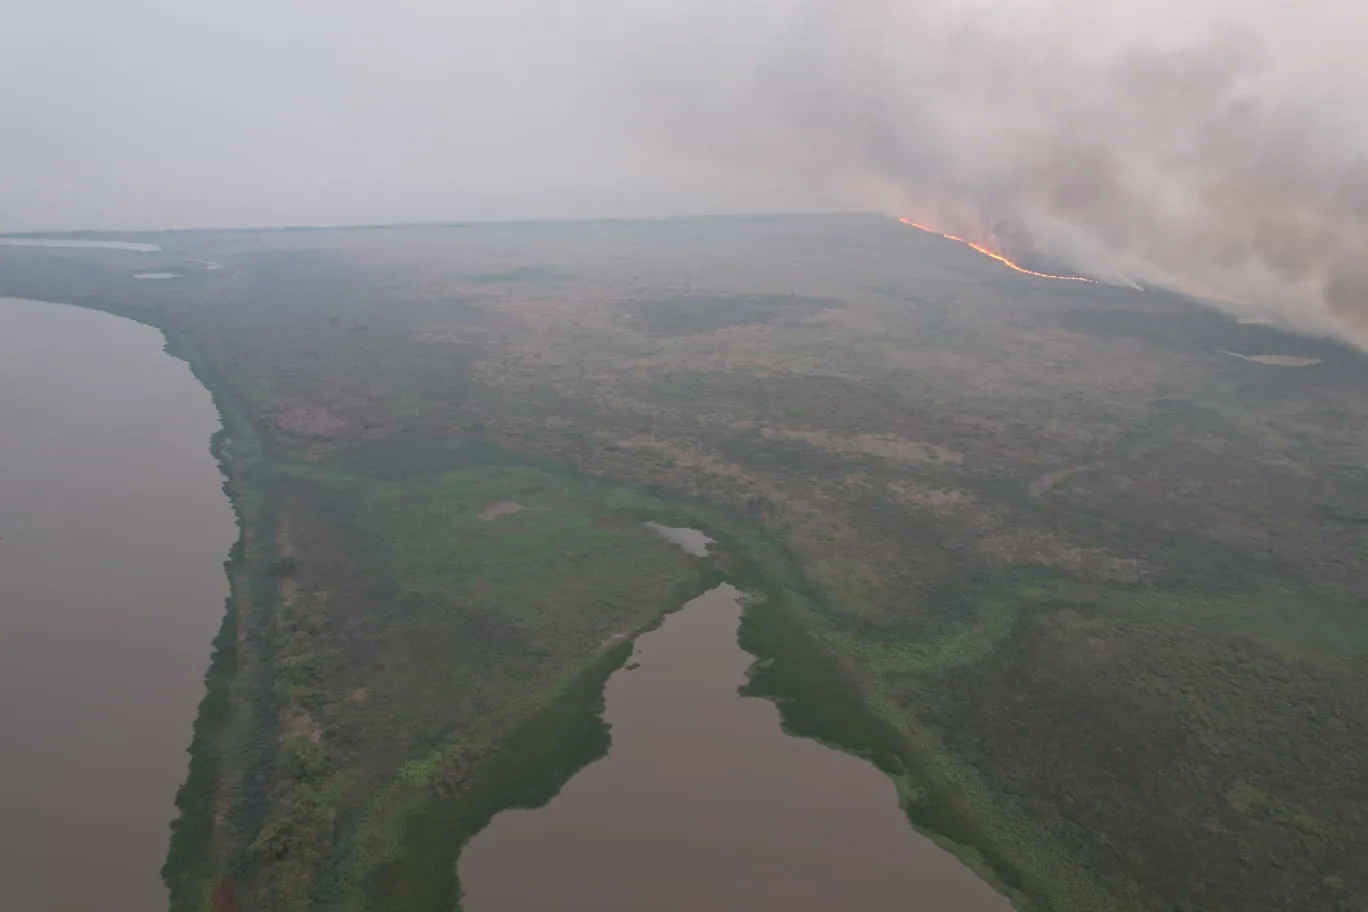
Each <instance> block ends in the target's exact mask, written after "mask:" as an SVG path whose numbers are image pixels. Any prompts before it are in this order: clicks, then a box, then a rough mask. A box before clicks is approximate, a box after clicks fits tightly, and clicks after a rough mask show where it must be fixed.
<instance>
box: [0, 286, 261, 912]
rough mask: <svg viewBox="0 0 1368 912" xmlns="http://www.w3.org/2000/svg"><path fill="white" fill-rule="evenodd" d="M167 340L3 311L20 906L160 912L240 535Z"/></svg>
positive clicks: (190, 387)
mask: <svg viewBox="0 0 1368 912" xmlns="http://www.w3.org/2000/svg"><path fill="white" fill-rule="evenodd" d="M218 424H219V422H218V416H217V414H216V413H215V411H214V408H213V406H212V404H211V403H210V400H209V394H208V393H207V392H206V391H205V390H204V388H203V387H201V386H200V385H199V383H198V382H197V381H196V380H195V379H194V377H193V376H191V374H190V369H189V368H188V367H187V366H186V364H185V363H184V362H182V361H178V360H175V359H173V358H171V357H170V356H168V355H166V354H165V353H164V352H163V351H162V337H161V334H160V333H158V332H157V331H156V330H153V329H150V328H149V327H146V326H141V325H138V324H136V323H132V322H130V321H127V320H121V319H119V318H116V317H112V316H109V315H108V314H102V313H96V312H94V311H89V310H81V309H77V308H75V307H66V306H62V305H58V304H40V303H35V302H29V301H16V300H13V299H4V298H0V732H2V733H3V747H2V748H0V808H3V813H0V909H3V910H5V912H10V910H13V912H74V910H91V912H94V910H99V912H156V910H161V909H165V908H166V893H165V890H164V888H163V887H162V883H161V877H160V873H159V872H160V868H161V864H162V861H163V860H164V857H165V855H166V847H167V839H168V835H169V829H168V826H169V824H170V821H171V819H172V815H173V812H174V807H173V804H172V801H173V799H174V796H175V792H176V788H177V786H178V785H179V784H180V782H181V780H182V779H184V777H185V773H186V764H187V757H186V754H185V749H186V747H187V746H188V745H189V743H190V727H191V723H192V722H193V720H194V715H195V709H196V706H197V705H198V703H199V700H200V697H201V696H202V694H203V691H204V684H203V680H204V671H205V668H206V667H207V666H208V663H209V651H210V646H209V644H210V641H211V640H212V639H213V636H214V633H215V631H216V630H217V628H218V624H219V621H220V620H221V618H222V614H223V600H224V597H225V595H226V594H227V583H226V580H225V578H224V573H223V560H224V558H225V556H226V555H227V552H228V548H229V546H230V545H231V543H232V540H233V538H234V537H235V535H236V527H235V524H234V520H233V514H232V511H231V510H230V509H229V506H228V501H227V499H226V498H225V497H224V495H223V492H222V490H221V485H222V481H223V480H222V477H221V476H220V475H219V471H218V467H217V466H216V465H215V464H214V461H213V459H212V458H211V456H210V454H209V446H208V444H209V436H210V435H211V434H212V433H213V432H214V431H215V430H216V429H217V428H218Z"/></svg>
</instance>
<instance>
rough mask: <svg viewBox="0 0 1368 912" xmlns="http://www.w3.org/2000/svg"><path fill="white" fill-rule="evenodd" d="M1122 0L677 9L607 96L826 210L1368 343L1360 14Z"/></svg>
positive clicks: (666, 137) (656, 134) (1278, 5)
mask: <svg viewBox="0 0 1368 912" xmlns="http://www.w3.org/2000/svg"><path fill="white" fill-rule="evenodd" d="M1135 6H1136V5H1135V4H1127V3H1123V2H1120V0H1113V2H1105V0H1100V2H1081V0H1016V2H1012V0H997V2H992V0H979V2H974V0H969V2H950V0H944V2H934V0H904V2H898V0H768V2H765V0H756V2H754V3H750V4H746V5H744V7H740V8H738V7H731V8H723V9H721V10H718V9H715V8H714V9H710V10H707V11H703V10H699V9H697V8H696V7H694V6H692V5H690V6H688V7H683V8H679V9H677V10H676V11H675V14H674V15H673V16H666V15H659V16H657V17H656V18H655V19H654V20H653V21H652V23H651V29H650V34H649V35H648V36H646V37H644V38H643V37H640V36H639V37H638V39H637V40H636V41H635V42H634V45H633V46H634V51H633V52H632V53H631V54H630V55H629V60H628V66H629V67H630V77H629V78H628V79H626V80H623V81H622V84H623V85H627V86H630V88H629V89H627V90H625V94H626V96H627V97H626V98H624V97H622V95H618V96H617V97H615V99H614V100H615V102H616V103H617V107H618V109H619V110H621V107H622V105H623V104H624V103H625V104H626V105H627V109H628V110H629V111H630V112H631V117H630V119H631V122H632V123H633V125H634V129H636V130H638V131H641V132H642V133H643V134H644V135H645V136H647V137H648V138H649V139H650V140H652V141H653V142H659V143H661V144H662V145H668V146H671V147H674V148H676V149H680V148H682V149H685V150H688V151H689V153H690V154H694V155H697V156H701V157H704V158H706V159H709V160H712V161H719V160H720V161H723V162H725V163H727V164H729V165H731V166H736V167H741V168H745V169H750V170H753V171H755V172H758V173H764V174H766V175H770V176H773V175H774V174H783V175H785V176H787V177H788V178H790V179H791V180H793V181H795V182H801V183H803V184H804V185H807V186H811V187H814V188H820V189H821V190H822V191H824V192H826V193H828V194H830V195H831V196H832V197H833V198H837V199H840V200H841V201H843V202H845V203H846V204H848V205H855V206H860V207H865V208H873V209H878V210H881V211H884V212H886V213H887V214H889V215H900V216H908V217H910V218H912V219H914V220H916V221H918V222H923V223H926V224H929V225H932V226H934V227H935V228H937V229H938V230H941V231H945V232H949V233H952V234H957V235H962V236H964V237H967V238H970V239H972V240H977V241H979V242H982V243H985V244H988V245H990V246H994V247H997V248H999V249H1004V250H1006V251H1008V252H1009V253H1013V254H1021V253H1026V252H1030V251H1034V252H1036V253H1038V254H1042V255H1045V256H1048V257H1050V258H1053V259H1056V260H1059V261H1062V262H1065V263H1068V264H1069V265H1071V266H1073V267H1075V268H1079V269H1083V270H1087V271H1089V272H1090V273H1092V274H1093V275H1096V276H1099V277H1102V278H1105V279H1109V280H1113V281H1127V282H1137V281H1143V282H1151V283H1156V284H1163V285H1167V286H1172V287H1178V288H1181V289H1183V290H1186V291H1189V292H1192V293H1196V294H1201V295H1203V296H1206V297H1210V298H1213V299H1217V300H1225V301H1227V302H1228V303H1230V305H1231V306H1232V307H1234V308H1236V309H1242V310H1244V311H1246V312H1251V313H1260V314H1266V315H1276V316H1278V317H1281V318H1282V319H1284V320H1286V321H1287V322H1289V323H1291V324H1293V325H1295V326H1298V327H1300V328H1303V329H1308V330H1311V331H1326V332H1336V333H1338V334H1340V335H1343V336H1345V337H1346V338H1349V339H1352V340H1354V341H1357V342H1358V343H1360V344H1364V343H1365V342H1368V158H1365V155H1364V151H1365V148H1368V145H1365V138H1366V137H1365V131H1364V129H1363V123H1362V122H1361V121H1359V120H1356V118H1360V117H1361V116H1362V115H1361V113H1360V111H1359V105H1360V104H1361V102H1359V100H1358V99H1359V98H1360V97H1361V94H1362V91H1363V89H1364V88H1368V78H1365V76H1366V75H1368V65H1365V64H1364V63H1360V62H1359V56H1360V55H1359V54H1358V52H1357V51H1355V47H1364V46H1368V12H1364V11H1362V10H1360V9H1358V8H1357V4H1353V5H1351V4H1349V3H1344V4H1342V5H1341V4H1337V3H1334V2H1330V0H1321V2H1318V3H1316V4H1312V5H1308V6H1306V7H1303V8H1301V9H1303V10H1304V11H1302V12H1298V9H1295V8H1294V5H1293V4H1292V3H1290V0H1289V2H1263V3H1258V2H1250V3H1242V4H1238V5H1235V4H1233V3H1232V4H1231V5H1230V6H1228V7H1226V6H1222V5H1221V3H1220V2H1216V0H1205V2H1204V0H1189V2H1187V3H1183V4H1177V3H1172V4H1170V5H1169V6H1168V7H1166V6H1165V3H1164V2H1163V0H1160V2H1156V3H1151V4H1147V5H1145V8H1144V9H1143V10H1136V9H1134V8H1133V7H1135ZM1311 6H1314V7H1315V9H1314V11H1313V10H1312V9H1311Z"/></svg>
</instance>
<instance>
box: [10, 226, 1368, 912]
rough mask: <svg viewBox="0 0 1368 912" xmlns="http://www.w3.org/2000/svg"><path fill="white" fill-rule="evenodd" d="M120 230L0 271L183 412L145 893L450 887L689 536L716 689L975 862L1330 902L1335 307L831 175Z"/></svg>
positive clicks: (660, 605)
mask: <svg viewBox="0 0 1368 912" xmlns="http://www.w3.org/2000/svg"><path fill="white" fill-rule="evenodd" d="M136 239H138V240H143V239H145V240H149V241H153V242H155V243H159V244H161V245H162V247H163V248H164V249H163V252H161V253H156V254H139V255H136V257H137V258H136V261H133V260H130V259H129V258H130V256H134V255H130V254H127V253H119V252H111V251H94V250H90V251H85V250H82V251H76V250H60V251H54V250H35V249H19V248H15V249H8V250H0V293H3V294H8V295H18V296H26V297H34V298H40V299H48V300H59V301H67V302H72V303H78V304H84V305H86V306H91V307H98V308H101V309H106V310H110V311H113V312H115V313H120V314H123V315H126V316H130V317H132V318H134V319H139V320H143V321H145V322H148V323H151V324H153V325H156V326H159V327H161V328H162V329H163V330H164V331H166V332H167V334H168V338H169V340H170V341H171V344H172V347H173V350H174V351H176V352H177V353H178V354H181V355H182V356H183V357H186V358H187V359H188V360H189V361H190V362H191V364H192V365H193V366H194V368H195V370H196V372H197V374H198V375H199V376H200V377H201V379H202V380H203V381H204V382H205V383H206V385H208V386H209V387H210V389H211V390H212V391H213V392H214V394H215V398H216V401H217V402H218V403H219V407H220V410H221V411H223V413H224V415H225V420H226V425H227V434H226V437H225V439H222V440H220V441H219V443H218V444H217V446H218V450H219V453H220V457H221V459H222V461H223V463H224V465H225V468H226V471H227V473H228V476H229V491H230V493H231V494H232V496H233V498H234V503H235V505H236V506H237V509H238V511H239V515H240V517H241V520H242V526H243V532H244V534H243V540H242V542H241V543H240V545H239V547H238V549H237V550H236V551H235V552H234V555H233V557H232V560H231V561H230V563H229V572H230V577H231V578H232V581H233V597H232V599H231V601H230V612H229V614H228V617H227V621H226V623H225V628H224V632H223V633H222V634H221V635H220V637H219V640H218V641H217V651H216V658H215V663H214V666H213V668H212V669H211V670H210V674H209V691H208V696H207V697H206V700H205V703H204V704H203V706H202V709H201V714H200V721H199V724H198V726H197V730H196V742H195V746H194V749H193V751H192V757H193V759H192V771H191V777H190V780H189V782H188V783H187V786H186V787H185V789H184V790H183V792H182V799H181V808H182V822H181V824H180V826H179V828H178V830H177V834H176V837H175V840H174V842H173V846H172V853H171V856H170V859H169V861H168V865H167V869H166V875H167V880H168V883H169V884H170V885H171V887H172V892H173V899H174V907H175V908H176V909H177V910H209V909H219V910H222V909H224V908H228V907H229V906H225V902H227V901H228V900H227V899H225V897H231V907H232V908H236V909H242V910H271V912H282V910H290V909H305V908H309V909H325V910H326V909H333V910H361V909H388V908H395V909H398V908H403V909H414V910H418V909H447V908H451V907H452V906H453V904H454V903H456V902H457V897H458V893H459V887H458V885H457V884H456V883H455V880H454V874H453V873H452V872H453V870H454V860H455V856H456V854H457V853H458V852H459V849H460V846H461V844H462V843H463V842H464V840H465V839H467V838H468V837H469V836H470V835H471V834H472V833H473V832H475V831H476V830H478V828H479V827H480V826H482V825H483V823H484V821H485V820H487V819H488V817H489V816H490V814H492V813H493V812H494V811H495V810H497V809H498V808H500V807H504V806H509V805H512V804H529V803H536V802H539V801H542V800H545V799H546V798H547V797H548V796H549V795H550V794H552V793H554V790H555V789H556V788H557V787H558V784H559V783H560V782H562V781H564V779H565V778H566V777H567V776H568V775H570V774H572V773H573V771H574V770H575V769H576V768H578V767H579V766H581V765H583V763H585V762H587V761H588V760H590V759H592V758H593V757H594V756H597V755H598V754H599V753H601V752H602V751H603V749H604V748H605V746H606V741H605V734H604V732H603V730H602V726H601V723H599V722H597V718H596V716H595V713H594V708H595V706H596V705H597V701H598V700H599V699H600V694H601V682H602V681H603V680H604V678H605V677H606V675H607V674H608V673H610V672H611V670H612V669H613V668H614V667H616V665H617V664H618V663H620V662H621V661H622V660H623V656H624V655H625V654H626V653H625V651H624V650H623V649H622V645H621V644H622V642H623V641H622V640H620V639H616V640H615V639H614V637H615V636H616V635H619V634H622V635H625V636H628V637H630V636H631V635H633V634H634V633H635V632H637V631H639V630H641V629H644V628H646V627H648V626H650V625H651V624H653V623H655V622H657V621H658V619H659V618H660V617H661V615H662V614H663V613H664V612H667V611H669V610H672V609H673V608H675V607H678V606H679V605H680V604H682V603H683V601H684V600H685V599H687V597H688V596H689V595H690V594H692V593H694V592H697V591H698V590H699V587H701V586H703V585H706V584H707V583H708V582H709V581H710V580H711V581H715V580H716V579H717V578H720V576H721V575H725V576H726V577H727V578H730V579H732V580H733V581H735V582H737V583H738V584H739V585H742V586H743V587H744V588H746V589H748V590H749V591H751V592H755V593H762V594H763V595H764V598H761V599H755V600H753V602H752V604H751V605H750V607H749V608H748V609H747V614H746V619H745V625H744V627H743V632H742V641H743V645H744V646H745V647H746V648H747V649H748V650H750V651H751V652H753V653H755V654H757V655H759V656H761V657H763V658H765V659H767V660H769V661H768V662H766V663H764V664H762V665H761V666H758V667H757V671H756V673H755V675H754V677H753V680H752V683H751V685H750V686H751V688H752V689H753V691H754V692H756V693H759V694H764V695H768V696H772V697H775V698H780V700H781V707H782V710H783V713H784V717H785V720H786V724H787V725H788V726H789V727H790V728H791V729H792V730H794V731H795V732H798V733H802V734H807V735H812V736H816V737H820V738H822V739H824V740H826V741H828V742H831V743H834V744H838V745H841V746H844V747H845V748H847V749H849V750H852V751H854V752H858V753H862V754H865V755H866V756H869V757H870V758H871V759H872V760H874V761H875V762H876V763H878V764H879V765H880V767H881V768H883V769H884V770H885V771H886V772H888V773H889V774H890V775H891V776H893V777H895V778H896V779H897V780H898V782H899V787H900V793H901V794H902V796H903V800H904V803H905V805H906V807H907V810H908V813H909V817H910V818H911V820H912V822H913V823H915V824H916V825H917V826H919V827H920V828H922V829H923V830H925V831H926V832H928V833H930V834H932V835H933V836H935V837H936V838H938V839H940V840H941V841H942V842H943V843H944V844H946V845H947V846H950V847H951V848H952V849H953V850H955V851H956V852H958V853H960V854H961V856H962V857H964V858H966V860H968V861H969V862H970V863H971V864H973V865H974V866H975V867H976V869H978V870H979V871H980V872H981V873H982V874H983V875H984V876H985V877H987V878H988V879H990V880H991V881H992V882H994V883H995V884H996V885H997V886H998V887H999V888H1000V889H1002V890H1004V891H1005V892H1008V893H1009V894H1010V895H1011V896H1012V897H1013V900H1014V901H1015V902H1016V903H1017V905H1018V906H1019V907H1020V908H1023V909H1038V910H1059V912H1065V910H1067V912H1074V910H1077V912H1084V910H1087V912H1092V910H1096V909H1101V908H1106V909H1118V910H1155V912H1171V910H1182V909H1190V910H1197V909H1201V910H1229V912H1263V910H1267V912H1274V910H1308V912H1310V910H1355V909H1368V844H1365V841H1364V840H1363V839H1362V838H1361V834H1362V833H1363V832H1365V831H1368V820H1366V819H1365V815H1368V786H1366V785H1365V783H1366V782H1368V778H1366V777H1365V771H1366V770H1368V761H1366V760H1365V759H1364V758H1365V757H1368V671H1365V668H1368V665H1366V664H1365V662H1364V659H1365V653H1368V616H1365V603H1364V600H1363V597H1362V593H1363V591H1364V587H1365V583H1368V523H1366V522H1365V521H1364V518H1365V517H1368V433H1366V432H1365V430H1364V428H1365V427H1368V395H1365V393H1368V360H1366V359H1365V358H1364V357H1363V356H1361V355H1360V354H1358V353H1357V352H1355V351H1352V350H1350V349H1349V348H1347V347H1345V346H1342V345H1340V344H1338V343H1335V342H1333V341H1329V340H1318V339H1309V338H1305V337H1300V336H1294V335H1290V334H1287V333H1283V332H1281V331H1279V330H1277V329H1276V328H1273V327H1270V326H1263V325H1255V324H1247V323H1243V324H1242V323H1239V322H1238V321H1237V320H1236V319H1235V318H1234V317H1232V316H1229V315H1226V314H1223V313H1221V312H1219V311H1216V310H1213V309H1210V308H1208V307H1205V306H1202V305H1199V304H1196V303H1194V302H1191V301H1188V300H1185V299H1182V298H1179V297H1176V296H1173V295H1168V294H1165V293H1162V292H1157V291H1136V290H1132V289H1122V288H1110V287H1107V286H1100V285H1083V284H1081V283H1065V282H1051V281H1049V280H1043V279H1033V278H1029V277H1024V276H1021V275H1018V274H1016V273H1012V272H1010V271H1008V270H1006V269H1004V268H1002V267H1001V266H999V265H997V264H994V263H993V262H992V261H991V260H988V259H987V258H984V257H982V256H980V255H978V254H976V253H974V252H973V251H969V250H967V249H965V248H963V247H961V246H959V245H955V244H952V243H950V242H947V241H943V240H940V239H937V238H935V237H933V236H930V235H926V234H924V233H922V232H917V231H911V230H907V229H904V228H902V227H901V226H898V225H897V224H896V223H893V222H890V221H888V220H884V219H880V218H876V217H872V216H831V217H793V218H756V219H693V220H678V221H660V222H641V223H633V222H601V223H527V224H507V225H480V226H472V225H452V226H430V227H412V228H405V227H396V228H374V229H354V230H297V231H279V232H246V231H244V232H181V233H169V234H163V235H149V236H146V237H145V238H144V237H138V238H136ZM196 259H207V260H212V261H214V262H218V263H222V264H224V268H223V269H221V270H213V271H207V270H203V269H200V270H198V271H197V270H196V269H194V268H193V261H194V260H196ZM134 263H135V265H136V268H134V265H133V264H134ZM148 269H164V270H166V271H170V272H176V273H181V274H183V278H181V279H176V280H173V281H167V282H160V283H148V282H136V281H134V280H132V279H131V275H132V273H133V272H136V271H143V270H148ZM1230 353H1235V354H1239V355H1244V356H1247V357H1255V356H1263V355H1286V356H1292V357H1294V358H1298V359H1305V360H1307V361H1316V362H1318V363H1315V364H1306V365H1305V366H1300V367H1287V366H1281V365H1280V364H1277V363H1273V364H1267V363H1260V362H1258V361H1250V360H1247V359H1246V358H1241V357H1232V356H1231V354H1230ZM1297 363H1302V362H1297ZM511 505H516V506H511ZM482 516H483V517H484V518H482ZM652 519H653V520H658V521H661V522H666V523H669V524H675V525H688V526H693V527H697V528H701V529H704V530H705V531H707V533H708V534H709V535H710V536H712V537H713V538H715V539H717V540H718V542H719V546H718V550H717V555H716V557H715V558H713V559H711V560H710V561H709V562H706V563H705V564H704V565H703V569H701V570H700V566H699V565H698V564H697V563H691V561H690V559H688V558H686V557H685V556H683V555H682V554H680V553H679V552H678V551H677V550H674V549H672V548H671V547H670V546H669V545H667V544H666V543H664V542H663V541H661V540H659V539H658V538H656V537H655V536H653V535H652V534H650V533H649V531H647V530H645V529H644V528H643V526H642V523H643V522H644V521H645V520H652ZM215 897H217V900H216V899H215ZM216 903H217V905H216Z"/></svg>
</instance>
